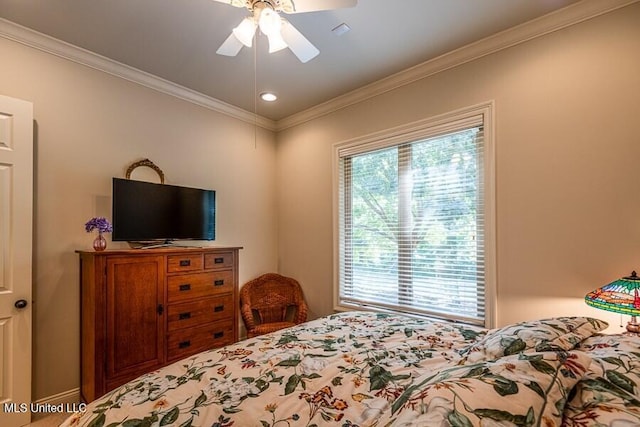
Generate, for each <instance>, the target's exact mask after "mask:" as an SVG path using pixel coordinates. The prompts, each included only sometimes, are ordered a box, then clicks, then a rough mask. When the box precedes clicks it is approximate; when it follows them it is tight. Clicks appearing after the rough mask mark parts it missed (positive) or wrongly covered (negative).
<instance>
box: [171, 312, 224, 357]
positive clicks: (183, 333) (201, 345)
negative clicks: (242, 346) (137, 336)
mask: <svg viewBox="0 0 640 427" xmlns="http://www.w3.org/2000/svg"><path fill="white" fill-rule="evenodd" d="M233 335H234V334H233V320H232V319H229V320H224V321H220V322H215V323H213V324H210V325H207V326H204V327H200V328H189V329H180V330H178V331H175V332H172V333H170V334H169V339H168V340H167V341H168V349H167V351H168V353H167V356H168V358H169V360H175V359H181V358H183V357H187V356H190V355H192V354H195V353H199V352H201V351H204V350H208V349H211V348H217V347H222V346H224V345H227V344H231V343H233V340H234V336H233Z"/></svg>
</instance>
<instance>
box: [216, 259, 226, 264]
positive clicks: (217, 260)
mask: <svg viewBox="0 0 640 427" xmlns="http://www.w3.org/2000/svg"><path fill="white" fill-rule="evenodd" d="M213 262H214V263H216V264H223V263H224V258H215V259H214V260H213Z"/></svg>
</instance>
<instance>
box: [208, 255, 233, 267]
mask: <svg viewBox="0 0 640 427" xmlns="http://www.w3.org/2000/svg"><path fill="white" fill-rule="evenodd" d="M232 266H233V252H219V253H215V254H204V268H205V270H211V269H225V268H231V267H232Z"/></svg>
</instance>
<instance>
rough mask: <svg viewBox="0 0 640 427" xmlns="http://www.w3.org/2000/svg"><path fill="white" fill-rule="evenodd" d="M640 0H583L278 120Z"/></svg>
mask: <svg viewBox="0 0 640 427" xmlns="http://www.w3.org/2000/svg"><path fill="white" fill-rule="evenodd" d="M638 1H640V0H582V1H580V2H578V3H574V4H572V5H570V6H567V7H565V8H562V9H559V10H557V11H555V12H551V13H549V14H547V15H544V16H541V17H540V18H537V19H534V20H532V21H529V22H526V23H524V24H521V25H518V26H516V27H513V28H510V29H507V30H504V31H502V32H500V33H497V34H494V35H492V36H489V37H486V38H484V39H482V40H479V41H477V42H474V43H472V44H469V45H466V46H463V47H461V48H459V49H456V50H453V51H451V52H448V53H446V54H444V55H441V56H439V57H437V58H434V59H431V60H429V61H426V62H423V63H421V64H418V65H416V66H414V67H411V68H408V69H406V70H403V71H401V72H399V73H396V74H393V75H391V76H389V77H386V78H383V79H381V80H378V81H376V82H374V83H371V84H368V85H366V86H363V87H361V88H358V89H355V90H353V91H351V92H347V93H346V94H344V95H340V96H338V97H336V98H333V99H330V100H329V101H326V102H324V103H322V104H318V105H316V106H314V107H311V108H309V109H307V110H304V111H301V112H299V113H295V114H292V115H291V116H289V117H285V118H284V119H281V120H278V121H277V122H276V125H277V126H276V130H277V131H281V130H284V129H287V128H290V127H293V126H297V125H299V124H302V123H304V122H307V121H309V120H313V119H316V118H318V117H321V116H324V115H327V114H330V113H333V112H335V111H338V110H340V109H342V108H345V107H348V106H350V105H353V104H356V103H359V102H362V101H364V100H367V99H369V98H373V97H375V96H378V95H381V94H383V93H385V92H389V91H391V90H393V89H397V88H399V87H402V86H405V85H407V84H410V83H413V82H415V81H417V80H421V79H424V78H425V77H429V76H432V75H434V74H437V73H440V72H442V71H445V70H448V69H451V68H453V67H457V66H458V65H462V64H465V63H467V62H470V61H473V60H475V59H478V58H482V57H483V56H486V55H490V54H492V53H495V52H498V51H500V50H503V49H507V48H509V47H512V46H515V45H518V44H521V43H524V42H527V41H529V40H532V39H535V38H537V37H541V36H544V35H545V34H549V33H552V32H555V31H558V30H561V29H563V28H567V27H569V26H572V25H575V24H578V23H580V22H583V21H586V20H588V19H591V18H595V17H597V16H600V15H603V14H606V13H609V12H612V11H614V10H616V9H620V8H622V7H625V6H628V5H630V4H632V3H636V2H638Z"/></svg>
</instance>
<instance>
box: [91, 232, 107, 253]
mask: <svg viewBox="0 0 640 427" xmlns="http://www.w3.org/2000/svg"><path fill="white" fill-rule="evenodd" d="M105 249H107V239H105V238H104V236H103V235H102V233H98V236H96V238H95V239H94V240H93V250H95V251H97V252H100V251H104V250H105Z"/></svg>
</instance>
